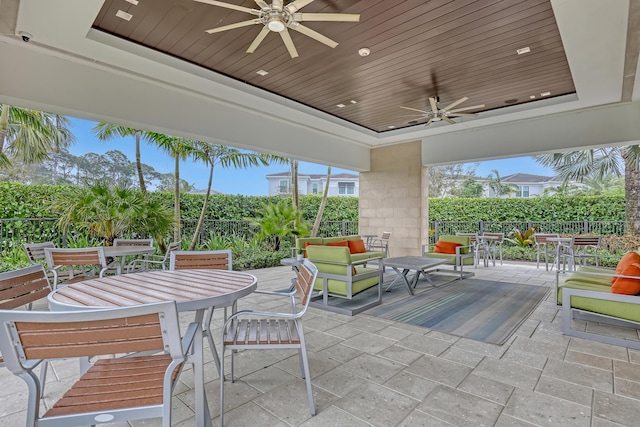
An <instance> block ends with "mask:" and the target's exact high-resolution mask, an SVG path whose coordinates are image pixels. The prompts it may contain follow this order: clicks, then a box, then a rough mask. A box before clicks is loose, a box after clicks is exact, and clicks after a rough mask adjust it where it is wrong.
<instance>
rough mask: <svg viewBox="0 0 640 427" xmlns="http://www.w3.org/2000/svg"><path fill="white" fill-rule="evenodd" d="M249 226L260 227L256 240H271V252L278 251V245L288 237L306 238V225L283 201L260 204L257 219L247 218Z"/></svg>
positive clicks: (292, 208) (300, 216)
mask: <svg viewBox="0 0 640 427" xmlns="http://www.w3.org/2000/svg"><path fill="white" fill-rule="evenodd" d="M247 220H248V221H250V223H251V225H253V226H255V227H260V232H259V233H258V234H257V236H256V237H257V238H258V239H268V238H272V239H273V246H272V248H271V249H272V250H273V251H274V252H277V251H279V250H280V243H281V242H282V240H283V239H285V238H287V237H288V236H306V235H308V234H309V227H308V225H307V224H306V223H305V222H304V221H303V220H302V215H301V213H300V211H299V210H297V209H296V208H294V207H293V206H292V205H291V204H289V202H285V201H284V200H281V201H279V202H278V203H276V204H273V203H270V204H265V203H263V204H262V207H261V209H260V210H259V211H258V217H257V218H247Z"/></svg>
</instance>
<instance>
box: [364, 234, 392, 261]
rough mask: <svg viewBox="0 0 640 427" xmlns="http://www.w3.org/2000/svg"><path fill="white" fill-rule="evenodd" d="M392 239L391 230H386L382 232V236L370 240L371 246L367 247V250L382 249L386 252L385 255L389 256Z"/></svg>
mask: <svg viewBox="0 0 640 427" xmlns="http://www.w3.org/2000/svg"><path fill="white" fill-rule="evenodd" d="M390 239H391V232H390V231H385V232H383V233H382V236H380V238H379V239H374V238H372V239H371V240H369V247H368V248H367V250H369V251H375V250H381V251H383V252H384V253H385V256H386V257H387V258H388V257H389V240H390Z"/></svg>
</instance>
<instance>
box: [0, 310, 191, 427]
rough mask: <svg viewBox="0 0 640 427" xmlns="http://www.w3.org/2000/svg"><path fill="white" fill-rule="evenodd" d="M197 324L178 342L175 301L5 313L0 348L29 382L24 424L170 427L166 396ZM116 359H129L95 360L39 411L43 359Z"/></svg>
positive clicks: (0, 326) (1, 318) (0, 322)
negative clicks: (157, 424)
mask: <svg viewBox="0 0 640 427" xmlns="http://www.w3.org/2000/svg"><path fill="white" fill-rule="evenodd" d="M198 327H199V325H198V324H197V323H193V324H191V325H190V326H189V328H188V329H187V333H186V334H185V339H184V340H181V338H180V324H179V321H178V312H177V309H176V304H175V302H174V301H169V302H161V303H157V304H148V305H137V306H131V307H123V308H111V309H105V310H86V311H73V312H63V311H61V312H29V311H26V312H25V311H4V310H3V311H0V349H1V350H2V354H3V355H4V356H5V360H6V363H7V367H8V368H9V369H10V370H11V371H12V372H13V373H14V374H15V375H17V376H19V377H20V378H22V379H23V380H24V381H25V382H26V383H27V386H28V390H29V397H28V405H27V422H26V425H28V426H36V425H37V426H41V427H47V426H51V427H55V426H79V425H95V424H101V423H107V422H108V423H121V422H124V421H127V420H136V419H142V418H155V417H162V425H163V426H164V427H169V426H170V425H171V393H172V390H173V388H174V385H175V384H176V382H177V378H178V375H179V374H180V371H181V369H182V366H183V365H184V363H185V361H186V360H187V353H188V352H189V351H190V348H191V345H192V343H193V338H194V337H195V334H196V332H197V328H198ZM137 352H143V353H140V354H136V353H137ZM115 354H125V355H128V356H129V357H120V358H114V357H109V358H99V359H98V360H97V361H96V362H95V363H94V364H93V365H92V366H90V367H89V368H88V370H87V371H86V372H83V373H82V376H81V377H80V378H79V379H78V380H77V381H76V382H75V383H74V384H72V386H71V388H70V389H68V390H67V392H66V393H65V394H64V395H63V396H62V398H60V399H59V400H58V401H57V402H55V403H54V404H53V406H49V409H48V410H47V411H46V412H45V413H44V414H41V413H40V409H41V407H40V404H39V401H40V397H41V386H40V383H39V382H38V380H37V378H36V377H35V375H34V374H33V368H34V367H35V366H37V365H38V364H39V363H40V362H41V361H43V360H47V359H58V358H70V357H78V358H83V357H93V356H106V355H115ZM123 379H126V380H125V381H123Z"/></svg>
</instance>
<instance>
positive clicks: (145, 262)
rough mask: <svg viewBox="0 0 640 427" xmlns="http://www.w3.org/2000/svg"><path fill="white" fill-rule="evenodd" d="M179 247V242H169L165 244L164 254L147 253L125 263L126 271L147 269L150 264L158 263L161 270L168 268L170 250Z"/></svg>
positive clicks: (175, 249)
mask: <svg viewBox="0 0 640 427" xmlns="http://www.w3.org/2000/svg"><path fill="white" fill-rule="evenodd" d="M179 249H180V242H171V243H169V246H167V251H166V252H165V253H164V255H147V256H146V257H144V258H136V259H134V260H133V261H131V262H129V264H127V273H133V272H137V271H146V270H149V268H150V266H153V265H159V266H160V268H162V269H163V270H167V269H168V268H169V261H170V258H171V252H173V251H177V250H179Z"/></svg>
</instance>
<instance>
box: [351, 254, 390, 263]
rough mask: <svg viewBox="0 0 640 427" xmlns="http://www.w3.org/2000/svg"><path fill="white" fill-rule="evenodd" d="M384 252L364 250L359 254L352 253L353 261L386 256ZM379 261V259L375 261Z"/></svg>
mask: <svg viewBox="0 0 640 427" xmlns="http://www.w3.org/2000/svg"><path fill="white" fill-rule="evenodd" d="M384 255H385V254H384V252H363V253H359V254H351V261H352V262H357V261H362V260H365V259H375V258H384ZM373 262H377V261H373Z"/></svg>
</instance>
